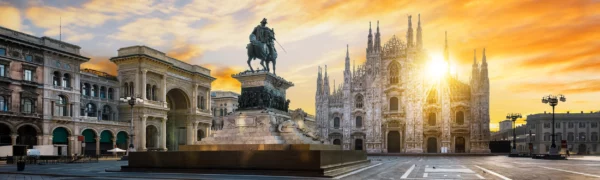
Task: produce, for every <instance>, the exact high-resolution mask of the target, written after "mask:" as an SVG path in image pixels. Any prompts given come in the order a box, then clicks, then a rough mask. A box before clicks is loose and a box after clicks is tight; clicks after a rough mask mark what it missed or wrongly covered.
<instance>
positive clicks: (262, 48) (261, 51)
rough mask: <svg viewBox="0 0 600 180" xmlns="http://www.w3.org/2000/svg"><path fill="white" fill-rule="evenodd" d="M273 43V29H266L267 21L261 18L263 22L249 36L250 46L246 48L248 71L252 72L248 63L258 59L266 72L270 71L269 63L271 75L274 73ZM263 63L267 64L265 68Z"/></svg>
mask: <svg viewBox="0 0 600 180" xmlns="http://www.w3.org/2000/svg"><path fill="white" fill-rule="evenodd" d="M273 41H275V32H274V30H273V29H270V28H268V27H267V19H266V18H263V20H262V21H261V22H260V25H258V26H256V27H255V28H254V30H253V31H252V33H251V34H250V44H249V45H248V46H247V48H248V66H250V70H252V71H254V70H253V69H252V66H251V65H250V61H251V60H252V59H256V58H258V59H260V60H261V62H260V64H261V65H262V66H263V68H264V69H265V70H267V71H269V70H270V69H269V63H270V62H272V63H273V73H275V60H276V59H277V50H275V46H274V42H273ZM264 62H266V63H267V66H266V67H265V65H264Z"/></svg>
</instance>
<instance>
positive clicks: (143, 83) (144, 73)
mask: <svg viewBox="0 0 600 180" xmlns="http://www.w3.org/2000/svg"><path fill="white" fill-rule="evenodd" d="M147 72H148V70H145V69H144V70H142V99H144V100H148V98H146V93H148V92H146V73H147ZM144 148H146V145H144Z"/></svg>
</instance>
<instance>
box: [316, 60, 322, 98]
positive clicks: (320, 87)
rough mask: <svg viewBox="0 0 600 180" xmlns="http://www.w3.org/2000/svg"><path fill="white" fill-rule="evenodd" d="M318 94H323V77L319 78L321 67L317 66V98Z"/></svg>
mask: <svg viewBox="0 0 600 180" xmlns="http://www.w3.org/2000/svg"><path fill="white" fill-rule="evenodd" d="M320 94H323V77H322V76H321V66H319V68H318V72H317V97H318V96H319V95H320Z"/></svg>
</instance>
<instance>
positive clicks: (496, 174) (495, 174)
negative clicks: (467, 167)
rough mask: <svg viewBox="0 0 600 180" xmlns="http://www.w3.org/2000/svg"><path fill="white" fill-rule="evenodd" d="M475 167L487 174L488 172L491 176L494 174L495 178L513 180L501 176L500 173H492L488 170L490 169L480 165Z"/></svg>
mask: <svg viewBox="0 0 600 180" xmlns="http://www.w3.org/2000/svg"><path fill="white" fill-rule="evenodd" d="M474 166H475V167H477V168H479V169H482V170H484V171H486V172H488V173H490V174H492V175H494V176H498V177H499V178H500V179H504V180H512V179H510V178H507V177H506V176H503V175H500V174H498V173H496V172H494V171H490V170H488V169H486V168H482V167H479V166H478V165H474Z"/></svg>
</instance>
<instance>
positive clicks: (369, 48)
mask: <svg viewBox="0 0 600 180" xmlns="http://www.w3.org/2000/svg"><path fill="white" fill-rule="evenodd" d="M368 37H369V40H368V42H367V53H368V52H371V51H372V50H373V34H371V22H370V21H369V36H368Z"/></svg>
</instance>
